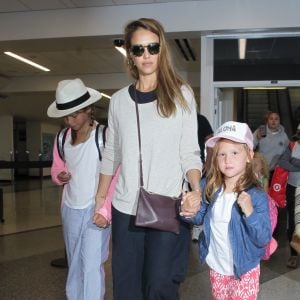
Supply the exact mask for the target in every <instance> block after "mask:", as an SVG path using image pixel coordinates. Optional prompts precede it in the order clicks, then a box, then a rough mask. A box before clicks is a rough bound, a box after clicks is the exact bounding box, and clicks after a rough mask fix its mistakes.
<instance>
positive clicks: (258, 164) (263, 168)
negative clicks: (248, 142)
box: [253, 151, 269, 193]
mask: <svg viewBox="0 0 300 300" xmlns="http://www.w3.org/2000/svg"><path fill="white" fill-rule="evenodd" d="M253 171H254V173H255V175H256V176H257V179H258V181H259V182H260V184H261V187H262V188H263V189H264V191H265V192H266V193H268V192H269V168H268V163H267V161H266V159H265V157H264V156H263V155H262V154H261V153H260V152H259V151H255V152H254V156H253Z"/></svg>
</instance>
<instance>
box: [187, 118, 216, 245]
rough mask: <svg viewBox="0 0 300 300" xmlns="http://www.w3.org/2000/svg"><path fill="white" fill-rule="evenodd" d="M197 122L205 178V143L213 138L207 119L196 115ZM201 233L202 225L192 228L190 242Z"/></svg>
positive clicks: (209, 152) (207, 150) (208, 161)
mask: <svg viewBox="0 0 300 300" xmlns="http://www.w3.org/2000/svg"><path fill="white" fill-rule="evenodd" d="M197 122H198V144H199V147H200V156H201V161H202V164H203V168H202V177H203V176H206V174H207V172H208V171H209V168H210V164H211V156H212V148H209V147H208V148H206V147H205V142H206V141H207V140H208V139H209V138H211V137H212V136H213V133H214V132H213V130H212V128H211V126H210V124H209V122H208V120H207V118H206V117H205V116H203V115H201V114H199V113H198V114H197ZM201 231H202V225H194V226H192V241H193V242H198V239H199V235H200V233H201Z"/></svg>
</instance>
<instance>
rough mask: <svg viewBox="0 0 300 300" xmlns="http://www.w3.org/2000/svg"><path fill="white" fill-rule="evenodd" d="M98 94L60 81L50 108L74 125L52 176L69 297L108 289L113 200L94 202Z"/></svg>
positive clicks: (82, 299)
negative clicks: (58, 195) (59, 189)
mask: <svg viewBox="0 0 300 300" xmlns="http://www.w3.org/2000/svg"><path fill="white" fill-rule="evenodd" d="M100 98H101V93H100V92H98V91H96V90H94V89H91V88H87V87H86V86H85V85H84V83H83V82H82V81H81V80H80V79H72V80H62V81H60V82H59V83H58V85H57V89H56V100H55V101H54V102H53V103H52V104H51V105H50V106H49V108H48V112H47V114H48V116H49V117H52V118H64V121H65V123H66V125H68V126H69V127H70V129H69V130H68V133H67V136H66V140H65V143H64V159H62V157H60V155H59V152H58V141H57V138H56V139H55V143H54V148H53V164H52V167H51V176H52V180H53V181H54V183H56V184H58V185H62V186H63V195H62V204H61V217H62V226H63V234H64V241H65V247H66V253H67V260H68V266H69V269H68V276H67V282H66V296H67V299H68V300H90V299H104V293H105V276H104V263H105V261H106V260H107V259H108V253H109V238H110V226H108V225H109V223H110V218H111V216H110V215H111V208H110V201H109V199H106V201H105V203H104V205H103V206H102V207H101V208H100V207H97V206H96V203H95V196H96V192H97V188H98V183H99V174H100V170H101V163H100V160H99V152H98V148H97V146H96V142H95V131H96V130H95V129H96V125H97V122H96V121H95V120H94V108H93V106H92V104H93V103H95V102H96V101H98V100H99V99H100ZM102 150H103V148H102ZM95 214H96V215H97V225H96V224H94V220H93V218H94V215H95Z"/></svg>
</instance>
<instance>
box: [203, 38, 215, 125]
mask: <svg viewBox="0 0 300 300" xmlns="http://www.w3.org/2000/svg"><path fill="white" fill-rule="evenodd" d="M213 68H214V45H213V39H211V38H208V37H206V36H202V37H201V68H200V112H201V114H203V115H204V116H205V117H206V118H207V119H208V121H209V122H210V124H211V125H212V127H213V129H216V128H215V125H216V122H217V118H216V111H215V104H214V86H213V74H214V69H213Z"/></svg>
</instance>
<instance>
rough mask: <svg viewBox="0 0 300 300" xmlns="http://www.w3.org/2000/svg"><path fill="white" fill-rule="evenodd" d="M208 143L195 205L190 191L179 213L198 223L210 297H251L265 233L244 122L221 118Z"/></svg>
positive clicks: (265, 212)
mask: <svg viewBox="0 0 300 300" xmlns="http://www.w3.org/2000/svg"><path fill="white" fill-rule="evenodd" d="M206 146H207V147H211V148H213V155H212V163H211V168H210V171H209V173H208V176H207V178H206V182H204V184H203V194H202V202H201V208H200V210H199V211H198V212H197V211H195V210H194V209H193V206H194V204H195V199H193V197H192V195H190V196H189V197H188V198H186V200H185V201H184V202H183V204H182V215H184V216H185V217H190V218H191V219H186V220H190V222H192V223H193V224H202V223H203V231H202V233H201V235H200V238H199V248H200V249H199V255H200V260H201V261H202V262H203V263H204V262H206V263H207V264H208V266H209V269H210V281H211V285H212V294H213V299H218V300H229V299H237V300H238V299H241V300H242V299H243V300H247V299H248V300H250V299H257V295H258V291H259V275H260V260H261V258H262V257H263V255H264V253H265V246H266V245H267V244H268V242H269V241H270V239H271V223H270V217H269V208H268V198H267V194H266V193H265V192H264V191H263V190H262V188H261V187H260V184H259V182H258V180H257V178H256V175H255V173H254V172H253V169H252V163H251V160H252V158H253V136H252V133H251V130H250V128H249V127H248V125H247V124H245V123H239V122H226V123H224V124H223V125H222V126H221V127H220V128H219V129H218V130H217V131H216V134H215V135H214V137H212V138H210V139H209V140H208V141H207V142H206Z"/></svg>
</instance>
